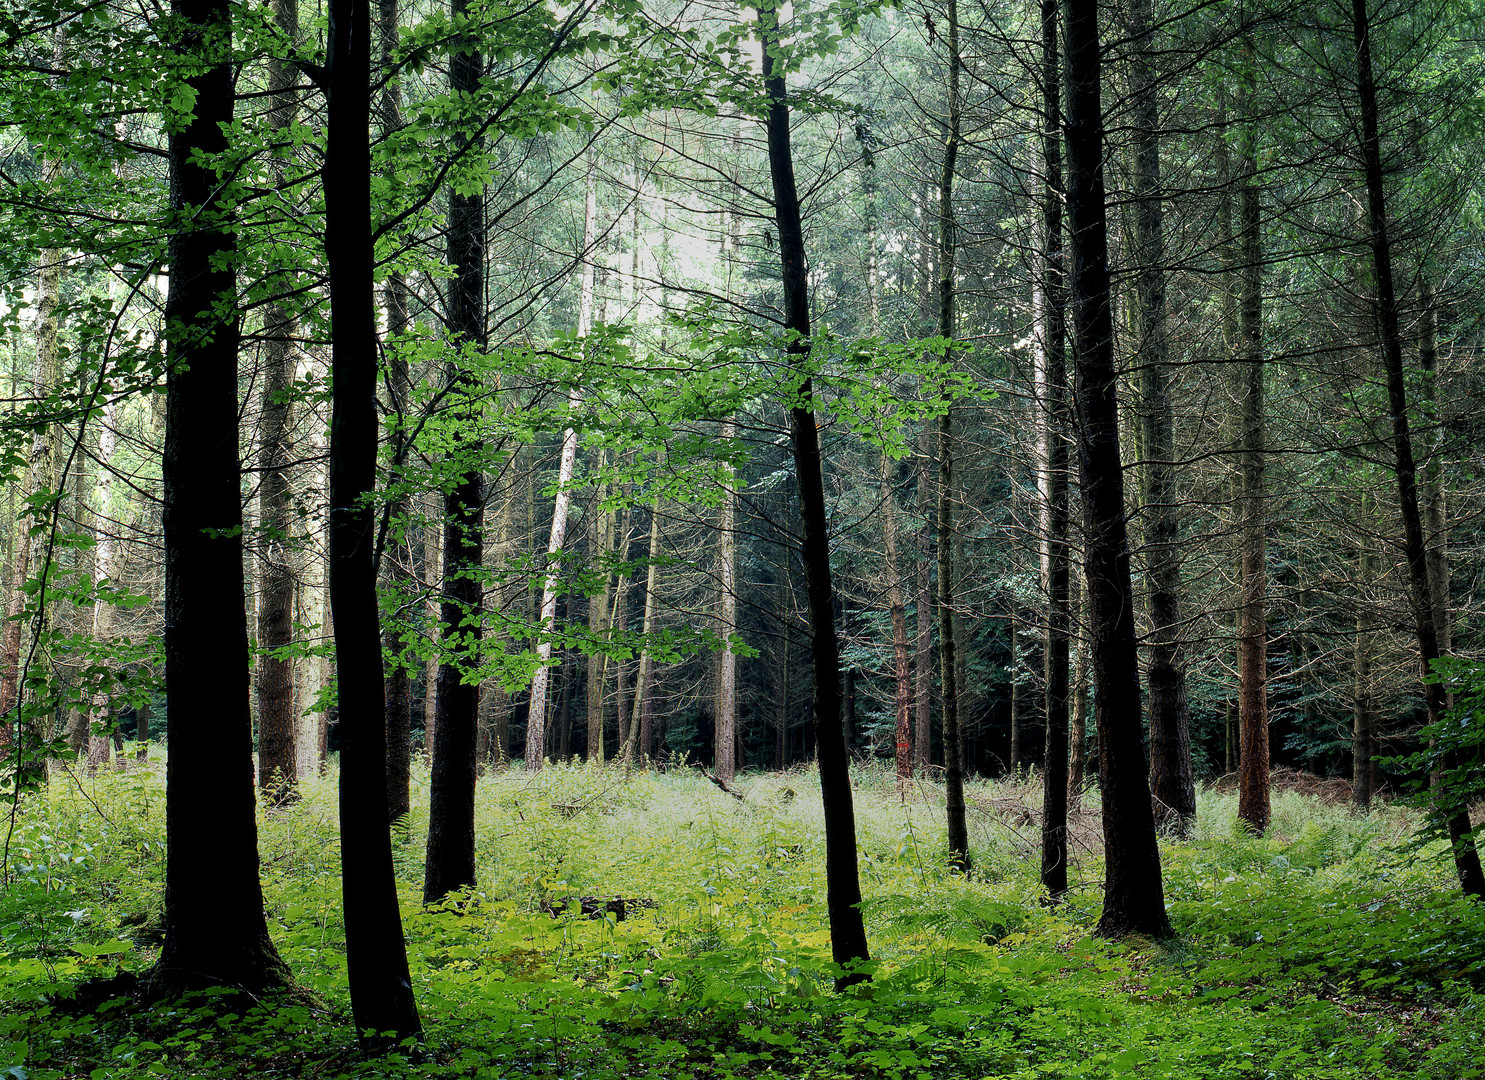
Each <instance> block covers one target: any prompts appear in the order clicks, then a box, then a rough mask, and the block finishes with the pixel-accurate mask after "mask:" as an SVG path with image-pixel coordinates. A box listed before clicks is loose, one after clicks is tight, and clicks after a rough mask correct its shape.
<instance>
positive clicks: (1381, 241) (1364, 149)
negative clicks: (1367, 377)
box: [1351, 0, 1485, 897]
mask: <svg viewBox="0 0 1485 1080" xmlns="http://www.w3.org/2000/svg"><path fill="white" fill-rule="evenodd" d="M1351 13H1352V28H1353V31H1354V34H1355V39H1356V83H1357V92H1358V95H1359V97H1360V99H1361V100H1360V105H1361V153H1362V161H1363V164H1364V166H1365V170H1366V189H1367V225H1368V227H1369V231H1370V233H1371V237H1370V239H1371V248H1372V268H1373V270H1374V271H1375V274H1376V282H1377V322H1378V329H1379V330H1380V332H1381V343H1380V344H1381V346H1382V360H1383V364H1384V366H1385V368H1386V372H1387V411H1388V412H1389V413H1391V415H1392V447H1393V456H1394V458H1395V462H1396V463H1395V466H1394V473H1395V474H1396V477H1397V495H1398V503H1399V508H1400V510H1401V516H1402V527H1403V554H1404V557H1405V560H1406V562H1407V569H1408V583H1409V585H1410V586H1411V594H1412V597H1411V598H1412V603H1413V622H1414V625H1415V627H1416V632H1417V636H1418V659H1419V667H1420V669H1421V673H1422V674H1423V675H1424V676H1425V677H1426V676H1427V675H1428V674H1429V673H1430V671H1431V669H1432V666H1433V662H1434V661H1435V660H1437V659H1438V658H1439V657H1440V656H1442V655H1443V649H1442V647H1441V643H1440V640H1439V634H1438V629H1437V627H1436V625H1435V621H1434V610H1435V601H1434V599H1433V588H1432V583H1431V582H1430V580H1429V574H1428V551H1427V546H1426V543H1425V539H1424V532H1423V517H1422V514H1421V513H1420V511H1419V507H1418V486H1417V469H1416V466H1415V465H1414V461H1413V440H1412V433H1411V432H1410V430H1409V425H1408V398H1407V385H1406V382H1405V380H1404V375H1403V364H1402V334H1401V331H1400V330H1399V328H1398V314H1397V296H1396V293H1395V291H1394V288H1395V286H1394V284H1393V280H1392V246H1391V245H1392V241H1391V237H1390V236H1389V235H1388V231H1387V229H1388V226H1387V203H1386V196H1385V194H1384V190H1383V173H1382V150H1381V138H1380V136H1379V134H1378V128H1379V120H1378V116H1377V89H1376V84H1375V82H1374V81H1373V76H1372V55H1371V26H1370V22H1369V20H1368V16H1367V8H1366V0H1351ZM1439 557H1440V559H1442V552H1440V556H1439ZM1423 694H1424V700H1425V701H1426V702H1427V703H1428V721H1429V723H1430V724H1438V723H1440V722H1441V721H1442V720H1443V718H1444V709H1445V704H1446V703H1445V699H1444V688H1443V686H1442V685H1441V684H1439V683H1436V682H1427V681H1425V682H1424V686H1423ZM1448 826H1449V838H1450V840H1452V841H1453V854H1454V869H1455V872H1456V874H1457V875H1458V877H1459V885H1460V888H1462V889H1463V890H1464V893H1465V895H1466V896H1474V897H1485V872H1482V870H1481V867H1480V854H1479V851H1478V850H1477V848H1476V846H1475V840H1474V836H1473V833H1472V832H1471V824H1470V815H1469V807H1468V805H1466V806H1464V807H1462V808H1461V809H1460V810H1459V811H1458V812H1457V813H1455V814H1454V815H1453V816H1452V817H1451V818H1450V820H1449V823H1448Z"/></svg>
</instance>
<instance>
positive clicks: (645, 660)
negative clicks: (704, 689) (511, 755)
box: [619, 495, 660, 766]
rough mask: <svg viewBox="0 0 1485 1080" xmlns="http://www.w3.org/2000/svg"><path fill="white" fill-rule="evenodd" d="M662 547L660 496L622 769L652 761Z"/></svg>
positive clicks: (653, 516)
mask: <svg viewBox="0 0 1485 1080" xmlns="http://www.w3.org/2000/svg"><path fill="white" fill-rule="evenodd" d="M659 546H660V496H659V495H656V496H655V501H654V502H652V503H651V504H650V546H649V547H648V548H647V549H646V550H645V558H646V560H647V561H648V562H649V566H648V567H647V568H646V570H645V613H644V631H643V634H644V640H643V641H642V642H641V643H640V646H639V664H638V665H637V668H636V671H635V675H634V713H633V715H632V716H631V717H630V719H629V737H628V739H626V740H625V742H624V746H623V749H621V750H620V751H619V760H620V762H621V763H622V764H623V765H626V766H628V765H631V764H633V762H634V760H635V759H636V758H638V759H639V761H640V762H641V763H643V762H647V761H649V759H650V736H651V734H652V732H651V730H650V724H651V717H652V710H653V708H654V705H653V701H654V697H653V688H652V685H651V684H652V681H653V675H654V660H653V659H652V658H651V656H650V635H651V634H652V633H654V630H655V614H656V610H655V584H656V581H657V579H658V575H659V572H660V567H659V564H658V563H657V561H656V560H657V555H656V552H657V550H658V548H659Z"/></svg>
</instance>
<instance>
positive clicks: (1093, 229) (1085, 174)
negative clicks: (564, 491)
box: [1065, 0, 1172, 938]
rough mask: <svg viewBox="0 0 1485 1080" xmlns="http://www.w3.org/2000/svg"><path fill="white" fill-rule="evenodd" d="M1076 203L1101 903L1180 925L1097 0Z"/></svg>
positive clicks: (1153, 921)
mask: <svg viewBox="0 0 1485 1080" xmlns="http://www.w3.org/2000/svg"><path fill="white" fill-rule="evenodd" d="M1065 11H1066V32H1067V49H1066V57H1067V89H1068V94H1067V127H1066V130H1067V203H1068V214H1069V217H1070V219H1071V223H1072V297H1071V299H1072V308H1073V313H1074V327H1075V331H1074V334H1075V355H1076V364H1077V407H1078V414H1079V419H1080V421H1081V431H1080V433H1079V440H1078V458H1079V466H1080V475H1081V479H1082V483H1081V487H1082V494H1083V522H1084V533H1085V535H1086V538H1087V539H1086V545H1087V564H1086V577H1087V582H1088V601H1089V609H1090V610H1089V616H1090V617H1089V625H1090V627H1091V631H1092V649H1093V651H1092V661H1093V663H1092V666H1093V687H1094V709H1095V713H1096V716H1097V720H1098V753H1099V779H1100V782H1101V788H1102V797H1103V824H1104V902H1103V914H1102V915H1101V916H1100V918H1099V921H1098V927H1097V929H1096V931H1095V932H1096V933H1098V934H1099V935H1101V936H1104V937H1119V936H1122V935H1124V934H1128V933H1144V934H1149V935H1150V936H1152V937H1162V938H1164V937H1169V936H1171V933H1172V931H1171V926H1170V920H1169V918H1168V917H1167V916H1166V913H1165V900H1164V890H1163V887H1162V884H1161V872H1160V849H1159V845H1158V844H1157V842H1156V838H1155V818H1154V814H1153V812H1152V810H1151V807H1150V787H1149V784H1148V782H1147V779H1146V777H1147V766H1146V761H1145V754H1144V745H1143V732H1142V730H1141V726H1142V725H1141V718H1140V687H1139V666H1138V662H1137V659H1136V654H1135V640H1134V604H1133V601H1134V590H1133V587H1132V585H1131V582H1130V571H1129V544H1128V536H1127V531H1126V525H1125V518H1124V477H1123V469H1122V465H1121V462H1120V457H1119V405H1118V398H1117V394H1116V386H1117V377H1116V373H1115V369H1114V349H1113V344H1114V341H1113V334H1114V326H1113V316H1112V311H1111V309H1110V302H1109V262H1108V227H1107V217H1106V211H1105V206H1104V184H1103V153H1104V139H1103V120H1102V117H1103V114H1102V105H1101V86H1100V67H1101V64H1100V57H1099V35H1098V5H1097V3H1096V2H1095V0H1066V8H1065Z"/></svg>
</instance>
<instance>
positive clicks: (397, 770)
mask: <svg viewBox="0 0 1485 1080" xmlns="http://www.w3.org/2000/svg"><path fill="white" fill-rule="evenodd" d="M397 22H398V0H379V19H378V25H377V31H378V34H379V36H380V44H381V76H382V78H383V79H384V80H385V82H384V83H383V85H382V94H381V102H380V106H381V108H380V113H381V115H380V117H379V118H378V119H379V121H380V124H381V132H382V136H383V137H386V136H387V135H390V134H392V133H393V132H396V131H399V130H401V128H402V83H401V80H400V79H398V78H396V77H395V76H394V75H393V73H392V67H393V62H394V61H393V49H394V48H395V47H396V44H397ZM382 298H383V302H384V303H385V304H386V308H387V339H386V343H385V344H386V346H387V391H388V394H389V396H390V398H391V401H390V402H389V405H390V406H391V412H392V414H393V415H394V416H395V417H396V422H397V427H396V429H395V430H394V431H393V432H392V433H391V434H392V438H393V440H394V441H393V449H392V468H393V472H394V473H400V472H401V471H402V468H403V463H404V462H405V461H406V459H407V433H406V430H405V428H404V425H405V424H406V422H407V416H408V413H409V410H410V408H411V405H412V379H411V376H410V374H409V372H408V363H407V354H406V353H405V352H404V351H403V350H402V349H400V348H398V343H399V339H401V338H402V337H403V336H404V335H405V334H407V332H408V331H409V330H410V329H412V314H411V311H410V310H409V306H408V301H409V294H408V287H407V279H406V277H404V275H403V273H402V271H401V270H399V269H396V268H393V269H392V270H390V271H389V272H388V274H387V284H386V287H385V288H384V289H383V291H382ZM389 503H390V505H389V506H388V507H387V511H386V512H387V515H388V517H389V518H390V520H391V521H392V522H394V523H395V524H394V529H396V530H397V532H398V533H405V532H406V525H405V524H403V523H404V522H406V520H407V516H408V513H409V511H410V510H411V509H412V506H411V500H410V499H409V498H408V497H407V495H405V494H403V493H402V492H401V491H396V492H394V493H392V494H390V496H389ZM395 548H396V550H391V549H389V550H386V551H384V552H383V553H382V565H383V567H384V574H385V579H386V582H387V587H388V589H389V591H390V592H391V593H392V595H394V596H397V597H406V596H409V595H411V594H412V592H413V588H414V585H413V572H412V552H411V545H404V544H402V543H397V544H396V545H395ZM382 649H383V650H384V651H385V653H386V655H387V656H389V657H392V660H393V662H392V666H391V668H390V669H389V670H388V671H387V685H386V698H387V725H386V726H387V814H388V817H389V818H390V820H391V821H393V822H396V821H399V820H401V819H403V818H405V817H406V816H407V815H408V814H409V813H410V812H411V810H412V667H411V665H412V663H413V661H412V658H411V657H410V656H409V655H408V649H407V647H406V646H405V645H404V643H403V641H402V635H401V634H400V633H399V632H398V629H397V627H396V626H395V625H388V626H387V628H386V630H385V631H384V633H383V634H382Z"/></svg>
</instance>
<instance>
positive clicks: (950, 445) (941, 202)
mask: <svg viewBox="0 0 1485 1080" xmlns="http://www.w3.org/2000/svg"><path fill="white" fill-rule="evenodd" d="M945 16H946V21H947V23H948V27H947V34H948V38H947V42H946V44H947V46H948V50H949V56H948V69H949V70H948V83H949V85H948V117H947V124H946V128H947V130H946V132H945V137H944V158H943V163H942V167H941V170H940V172H939V181H938V332H939V336H940V337H945V338H953V336H954V331H955V325H954V323H955V317H954V300H955V296H954V290H955V282H954V255H955V246H956V241H955V238H954V170H955V168H956V164H957V161H958V157H959V122H960V112H961V102H960V98H959V67H960V57H959V3H958V0H949V2H948V6H947V7H946V8H945ZM937 451H938V552H937V562H938V596H937V602H938V666H939V690H940V693H941V694H942V697H943V733H944V789H945V810H946V811H947V813H948V843H949V861H950V862H951V863H953V864H954V865H955V866H957V867H959V868H960V869H961V870H963V871H964V872H965V873H968V872H969V869H970V859H969V827H968V825H967V824H966V822H965V817H964V738H963V735H962V734H961V732H960V730H959V655H958V642H957V641H956V639H955V635H954V629H955V627H954V585H955V581H954V410H953V406H952V404H949V405H946V406H945V408H944V412H943V415H942V416H940V417H939V421H938V445H937Z"/></svg>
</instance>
